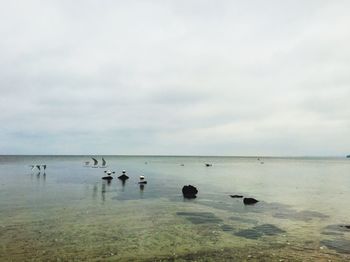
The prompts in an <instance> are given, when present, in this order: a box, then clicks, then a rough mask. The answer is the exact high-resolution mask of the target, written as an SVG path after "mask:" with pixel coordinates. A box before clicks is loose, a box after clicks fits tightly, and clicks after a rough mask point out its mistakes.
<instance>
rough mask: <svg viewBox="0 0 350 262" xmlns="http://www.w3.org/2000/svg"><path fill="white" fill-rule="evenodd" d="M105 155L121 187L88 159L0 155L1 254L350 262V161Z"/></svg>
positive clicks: (6, 257)
mask: <svg viewBox="0 0 350 262" xmlns="http://www.w3.org/2000/svg"><path fill="white" fill-rule="evenodd" d="M94 157H96V158H97V159H98V160H101V158H102V156H94ZM104 158H105V159H106V161H107V165H108V168H107V169H110V170H114V171H116V175H115V179H113V180H112V181H111V183H107V182H106V181H104V180H102V179H101V177H102V176H104V170H106V169H103V168H91V167H84V162H85V161H91V162H92V160H91V158H90V157H89V156H0V260H1V261H26V260H39V261H51V260H53V261H56V260H60V261H67V260H92V261H98V260H101V259H106V260H110V261H116V260H117V261H124V260H125V261H160V260H162V261H167V260H171V261H173V260H176V261H185V260H197V261H201V260H203V261H225V260H226V261H232V260H237V261H241V260H249V261H254V260H255V261H281V260H284V261H329V260H332V261H338V260H339V261H347V260H349V259H350V228H348V227H347V226H350V208H349V200H350V159H341V158H265V157H262V158H260V160H258V159H257V158H256V157H252V158H239V157H165V156H164V157H163V156H162V157H158V156H154V157H151V156H104ZM205 163H211V164H213V166H211V167H206V166H205ZM31 164H46V165H47V168H46V170H45V172H43V170H41V172H39V171H38V170H33V171H32V170H31V168H30V166H29V165H31ZM122 170H126V171H127V174H128V175H129V176H130V179H129V180H127V181H126V182H125V184H123V183H122V181H119V180H118V179H116V176H118V175H120V174H121V172H122ZM140 175H144V176H145V178H146V180H147V181H148V183H147V184H146V185H144V186H143V187H141V186H140V185H139V184H138V183H137V182H138V179H139V176H140ZM188 184H191V185H194V186H196V187H197V188H198V190H199V193H198V195H197V198H196V199H192V200H186V199H184V198H183V196H182V193H181V189H182V187H183V186H184V185H188ZM230 194H240V195H244V196H246V197H254V198H256V199H258V200H259V201H260V202H259V203H257V204H255V205H253V206H245V205H244V204H243V202H242V199H236V198H231V197H230V196H229V195H230Z"/></svg>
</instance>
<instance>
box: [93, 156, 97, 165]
mask: <svg viewBox="0 0 350 262" xmlns="http://www.w3.org/2000/svg"><path fill="white" fill-rule="evenodd" d="M92 160H94V167H96V166H97V165H98V161H97V159H95V158H93V157H92Z"/></svg>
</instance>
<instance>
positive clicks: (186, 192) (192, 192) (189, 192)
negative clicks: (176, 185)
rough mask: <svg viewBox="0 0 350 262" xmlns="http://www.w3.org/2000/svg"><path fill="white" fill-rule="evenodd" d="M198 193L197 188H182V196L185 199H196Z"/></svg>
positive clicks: (190, 186) (189, 186)
mask: <svg viewBox="0 0 350 262" xmlns="http://www.w3.org/2000/svg"><path fill="white" fill-rule="evenodd" d="M197 193H198V190H197V188H195V187H194V186H192V185H188V186H184V187H183V188H182V194H183V196H184V197H185V198H196V195H197Z"/></svg>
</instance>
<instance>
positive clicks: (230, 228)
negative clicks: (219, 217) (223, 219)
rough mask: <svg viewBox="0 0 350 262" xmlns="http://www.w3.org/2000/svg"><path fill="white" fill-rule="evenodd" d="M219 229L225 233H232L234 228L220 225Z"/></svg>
mask: <svg viewBox="0 0 350 262" xmlns="http://www.w3.org/2000/svg"><path fill="white" fill-rule="evenodd" d="M220 228H221V230H222V231H225V232H230V231H234V228H233V227H232V226H230V225H226V224H223V225H221V226H220Z"/></svg>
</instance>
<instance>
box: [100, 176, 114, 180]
mask: <svg viewBox="0 0 350 262" xmlns="http://www.w3.org/2000/svg"><path fill="white" fill-rule="evenodd" d="M102 179H104V180H112V179H113V177H112V176H104V177H102Z"/></svg>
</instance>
